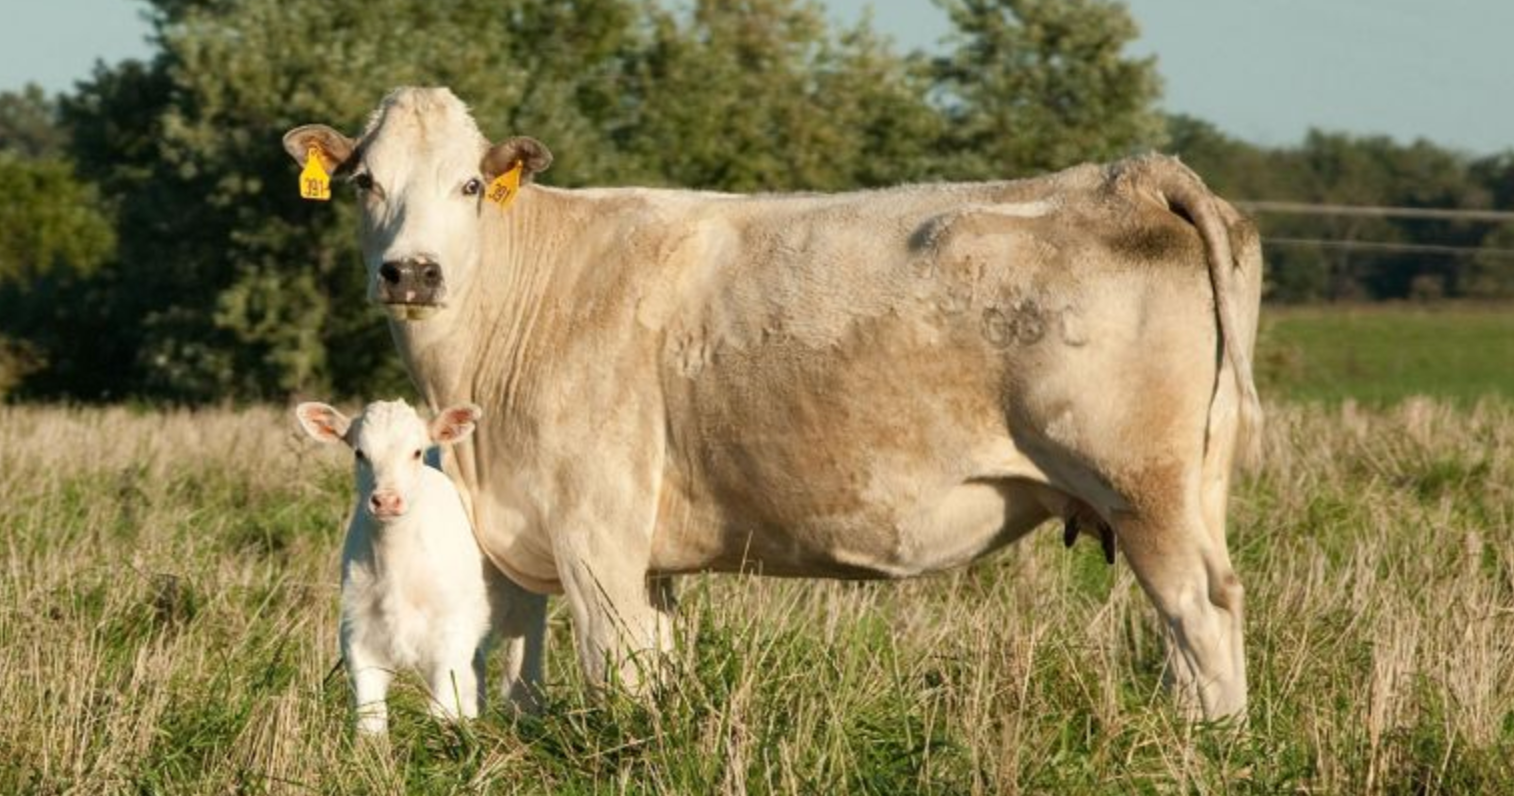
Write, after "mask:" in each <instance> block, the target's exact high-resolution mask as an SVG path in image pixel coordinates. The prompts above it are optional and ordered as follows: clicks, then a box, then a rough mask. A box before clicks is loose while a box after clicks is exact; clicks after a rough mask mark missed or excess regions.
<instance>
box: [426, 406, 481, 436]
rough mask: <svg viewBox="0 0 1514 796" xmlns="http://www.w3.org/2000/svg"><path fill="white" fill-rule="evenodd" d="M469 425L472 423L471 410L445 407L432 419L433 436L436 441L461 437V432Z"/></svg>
mask: <svg viewBox="0 0 1514 796" xmlns="http://www.w3.org/2000/svg"><path fill="white" fill-rule="evenodd" d="M471 425H473V412H472V411H471V410H469V409H446V410H443V411H442V413H441V414H440V415H438V416H437V418H436V420H435V421H433V425H432V428H433V429H434V431H433V436H434V437H435V438H436V441H437V442H452V441H453V440H456V439H458V438H460V437H462V435H463V432H464V431H465V430H467V428H468V427H469V426H471Z"/></svg>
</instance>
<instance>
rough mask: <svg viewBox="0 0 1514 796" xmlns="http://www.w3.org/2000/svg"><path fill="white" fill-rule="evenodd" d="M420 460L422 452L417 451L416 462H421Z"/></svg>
mask: <svg viewBox="0 0 1514 796" xmlns="http://www.w3.org/2000/svg"><path fill="white" fill-rule="evenodd" d="M420 458H421V452H420V451H416V452H415V460H416V461H420Z"/></svg>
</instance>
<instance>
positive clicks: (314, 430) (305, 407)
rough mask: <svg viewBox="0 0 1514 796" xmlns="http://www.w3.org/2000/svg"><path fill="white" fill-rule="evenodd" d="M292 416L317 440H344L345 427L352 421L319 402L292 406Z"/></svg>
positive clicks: (345, 436)
mask: <svg viewBox="0 0 1514 796" xmlns="http://www.w3.org/2000/svg"><path fill="white" fill-rule="evenodd" d="M294 416H295V417H297V418H299V420H300V428H303V429H305V433H306V434H309V435H310V437H311V439H314V440H316V441H318V442H346V441H347V429H348V427H350V426H351V425H352V421H351V420H348V419H347V416H346V415H344V414H342V413H341V412H338V411H337V410H336V409H334V408H332V407H330V406H327V405H326V404H321V403H314V402H311V403H303V404H300V405H299V406H296V407H295V408H294Z"/></svg>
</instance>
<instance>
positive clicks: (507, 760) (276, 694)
mask: <svg viewBox="0 0 1514 796" xmlns="http://www.w3.org/2000/svg"><path fill="white" fill-rule="evenodd" d="M1266 449H1267V464H1266V465H1265V467H1264V469H1263V470H1262V471H1261V472H1260V473H1259V474H1257V475H1256V476H1254V477H1252V478H1250V479H1248V480H1246V481H1245V482H1244V483H1242V484H1241V485H1240V486H1239V488H1238V489H1237V494H1236V499H1235V502H1234V505H1233V509H1232V512H1231V515H1232V523H1231V528H1232V530H1231V545H1232V550H1233V552H1234V557H1235V560H1236V565H1237V568H1238V569H1239V571H1240V573H1241V576H1242V578H1243V580H1244V582H1245V584H1246V587H1247V600H1248V602H1247V608H1248V621H1247V630H1248V638H1247V654H1248V661H1249V665H1250V674H1251V680H1252V704H1251V712H1250V725H1249V728H1248V729H1247V730H1246V731H1245V732H1241V733H1237V732H1233V731H1229V730H1224V729H1214V728H1206V727H1194V726H1190V725H1187V724H1185V723H1183V722H1182V721H1180V720H1179V719H1178V717H1177V712H1176V711H1175V710H1174V708H1173V707H1172V705H1171V704H1170V701H1169V700H1168V699H1167V698H1166V697H1165V695H1164V694H1163V693H1162V691H1161V689H1160V686H1159V682H1160V679H1161V671H1160V669H1161V664H1162V646H1161V634H1160V630H1159V627H1158V625H1157V623H1156V621H1155V616H1154V613H1153V611H1152V610H1151V608H1150V607H1149V605H1148V603H1147V601H1146V600H1145V598H1144V597H1143V596H1142V595H1141V594H1140V592H1139V590H1138V589H1136V588H1135V587H1134V585H1133V581H1132V578H1131V576H1130V574H1129V571H1128V569H1127V568H1126V567H1125V566H1124V564H1123V562H1121V563H1119V564H1117V565H1116V566H1115V567H1113V568H1111V567H1108V566H1106V565H1105V564H1104V563H1103V559H1102V556H1101V554H1100V552H1099V551H1098V549H1097V546H1096V545H1093V544H1084V545H1079V546H1078V547H1077V548H1075V549H1074V550H1071V551H1068V550H1064V549H1063V548H1062V546H1061V541H1060V534H1059V533H1054V532H1044V531H1043V532H1040V533H1038V534H1036V535H1033V536H1032V537H1031V538H1030V539H1028V540H1026V541H1025V542H1024V543H1022V544H1020V545H1018V546H1016V547H1014V548H1011V549H1010V550H1008V551H1006V552H1005V553H1004V554H1002V555H999V556H997V557H995V558H993V559H991V560H989V561H986V562H983V563H981V564H979V565H978V566H975V567H973V568H970V569H967V570H964V571H960V572H955V573H951V574H947V575H942V576H938V577H931V578H924V579H920V580H915V581H909V582H903V583H894V584H850V583H837V582H797V581H778V580H762V579H750V578H729V577H708V578H689V579H686V580H685V581H684V583H683V600H682V602H683V611H682V622H683V627H682V633H681V635H682V640H681V641H682V643H681V645H680V648H679V651H678V653H677V654H676V655H675V660H674V661H672V663H671V666H672V667H673V669H674V670H675V671H676V672H677V674H676V676H675V677H674V678H673V679H672V682H674V683H675V684H676V685H674V686H671V687H669V688H668V689H666V691H665V692H664V693H662V694H660V695H659V697H658V698H657V700H656V702H655V704H654V705H652V706H650V707H647V706H643V705H639V704H635V703H631V702H627V701H624V700H620V699H616V698H608V699H594V698H591V697H590V696H588V695H587V691H586V689H585V688H584V686H583V683H582V682H581V680H580V677H579V674H578V671H577V666H576V664H575V663H574V662H573V660H572V652H571V649H572V647H571V645H570V644H569V643H568V638H567V634H568V633H569V629H568V626H567V622H566V617H565V612H564V611H563V610H562V606H561V605H556V604H555V607H554V614H553V620H552V623H553V635H554V639H553V657H552V659H551V661H550V667H549V669H550V672H549V674H550V679H551V685H550V688H551V695H550V699H551V703H550V705H549V706H548V710H547V711H546V713H545V714H544V715H543V716H541V717H540V718H526V719H521V720H514V719H511V718H510V717H507V716H505V715H503V714H500V713H495V714H493V715H490V716H489V717H487V718H486V719H485V720H483V721H481V722H478V723H476V724H474V725H472V726H470V727H467V728H463V729H452V728H446V727H440V726H436V725H434V724H432V723H431V721H430V720H429V719H428V718H426V716H425V711H424V706H423V702H422V700H421V697H420V692H419V690H418V684H417V682H416V681H415V680H414V679H406V680H404V681H402V683H401V686H400V688H399V692H398V694H397V697H396V702H397V705H396V711H395V727H394V732H393V738H392V740H391V742H390V744H389V745H388V746H387V747H363V746H359V747H354V746H353V744H352V743H351V741H350V740H349V737H348V732H347V715H346V691H345V689H346V684H345V682H344V681H343V679H342V677H341V675H340V673H337V674H334V675H331V676H328V675H329V674H330V673H331V671H332V665H333V664H334V663H335V661H336V653H335V634H336V627H335V620H336V612H337V609H336V566H337V545H338V543H339V536H340V532H341V527H340V526H341V522H342V515H343V514H344V512H345V510H346V506H347V500H348V494H347V490H348V483H347V481H348V477H349V476H348V473H347V463H346V460H345V458H344V457H343V456H342V454H341V453H340V452H337V451H328V450H325V449H317V448H316V447H315V446H313V445H308V444H305V443H304V442H302V441H300V440H299V439H297V438H296V436H295V433H294V431H293V429H292V425H291V424H290V423H289V422H288V421H287V418H286V415H285V414H284V413H282V412H278V411H274V410H271V409H253V410H246V411H231V410H217V411H201V412H187V411H185V412H166V413H136V412H130V411H126V410H122V409H108V410H94V409H49V408H25V407H23V408H6V409H0V494H3V495H4V497H5V499H4V501H3V502H0V538H3V540H4V545H5V548H4V553H3V559H0V561H3V568H4V569H3V573H4V574H3V577H0V792H5V793H29V792H36V793H119V792H134V793H157V792H172V793H226V792H321V793H373V792H380V793H401V792H405V793H415V792H437V793H450V792H456V791H458V790H464V789H478V790H484V791H487V792H553V793H556V792H600V791H615V792H620V791H626V792H657V793H710V792H720V793H768V792H782V793H833V792H834V793H907V792H948V793H1016V792H1045V791H1058V792H1101V793H1102V792H1107V791H1111V790H1115V791H1130V790H1136V791H1147V790H1155V791H1199V792H1213V791H1235V790H1240V791H1256V792H1267V793H1273V792H1281V791H1295V792H1324V793H1360V792H1406V791H1414V792H1468V793H1473V792H1476V793H1497V792H1505V793H1507V792H1514V764H1511V759H1510V749H1511V748H1514V527H1511V518H1514V406H1511V405H1510V404H1507V403H1483V404H1480V405H1478V406H1476V407H1474V408H1472V409H1470V410H1468V409H1455V408H1452V407H1450V406H1448V405H1442V404H1436V403H1432V402H1428V401H1422V400H1413V401H1408V402H1405V403H1403V404H1401V405H1400V406H1398V407H1396V408H1393V409H1390V410H1386V411H1381V412H1372V411H1364V410H1358V409H1356V408H1354V407H1352V406H1351V405H1349V404H1348V405H1347V406H1345V407H1342V408H1339V409H1328V410H1327V409H1321V408H1305V407H1296V406H1274V407H1272V408H1271V412H1270V423H1269V428H1268V431H1267V439H1266Z"/></svg>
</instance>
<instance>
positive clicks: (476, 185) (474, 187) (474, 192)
mask: <svg viewBox="0 0 1514 796" xmlns="http://www.w3.org/2000/svg"><path fill="white" fill-rule="evenodd" d="M483 189H484V181H483V180H480V179H479V178H477V177H474V178H473V179H471V180H468V181H467V182H465V183H463V195H464V196H478V192H479V191H482V190H483Z"/></svg>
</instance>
